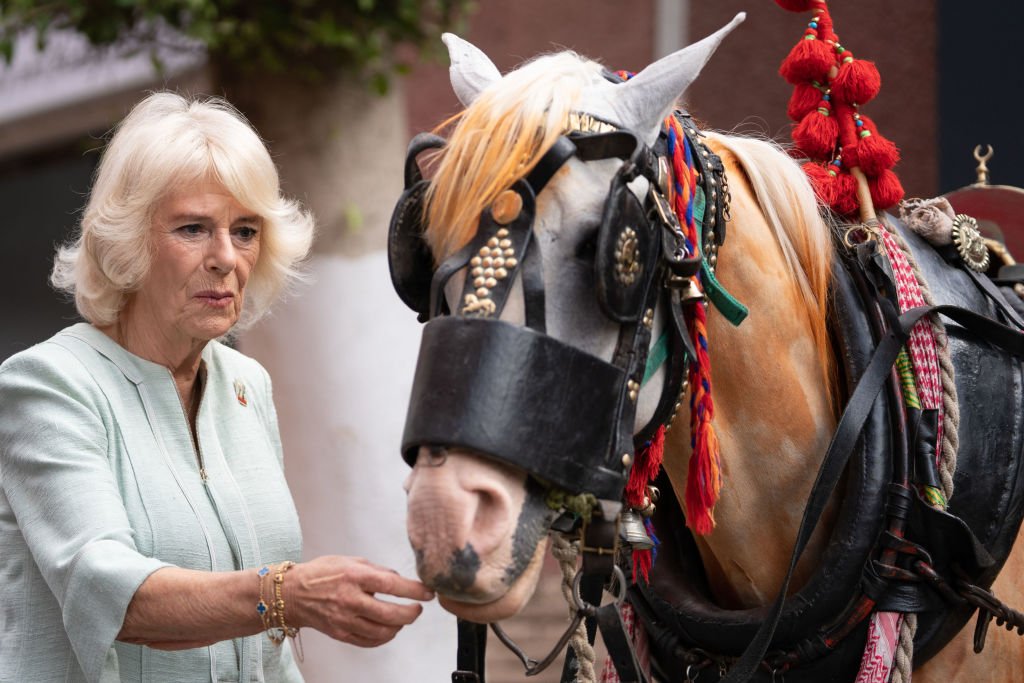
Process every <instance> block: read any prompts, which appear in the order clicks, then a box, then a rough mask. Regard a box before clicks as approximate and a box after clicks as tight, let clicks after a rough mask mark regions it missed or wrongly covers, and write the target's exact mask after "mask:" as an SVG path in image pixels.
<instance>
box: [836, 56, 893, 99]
mask: <svg viewBox="0 0 1024 683" xmlns="http://www.w3.org/2000/svg"><path fill="white" fill-rule="evenodd" d="M845 54H849V52H846V53H845ZM843 59H844V61H843V62H842V64H841V65H840V66H839V73H837V74H836V77H835V78H834V79H832V93H833V94H834V95H835V96H836V97H837V98H839V99H841V100H843V101H844V102H849V103H850V104H866V103H867V102H870V101H871V100H873V99H874V98H875V95H877V94H878V91H879V90H880V89H881V88H882V77H881V76H880V75H879V74H878V67H876V66H875V64H874V62H869V61H867V60H864V59H853V58H852V56H851V57H844V58H843Z"/></svg>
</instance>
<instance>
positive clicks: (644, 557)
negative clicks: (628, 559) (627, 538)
mask: <svg viewBox="0 0 1024 683" xmlns="http://www.w3.org/2000/svg"><path fill="white" fill-rule="evenodd" d="M651 555H652V553H651V551H650V550H634V551H633V583H636V582H637V575H638V574H639V575H640V577H642V578H643V580H644V583H650V580H649V578H648V577H649V576H650V574H651V567H652V566H653V565H654V561H653V559H654V558H652V557H651Z"/></svg>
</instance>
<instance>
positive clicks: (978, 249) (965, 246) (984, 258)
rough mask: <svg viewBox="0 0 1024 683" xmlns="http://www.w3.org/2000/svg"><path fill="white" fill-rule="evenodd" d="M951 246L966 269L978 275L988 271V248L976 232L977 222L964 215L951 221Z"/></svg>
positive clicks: (958, 215) (978, 232)
mask: <svg viewBox="0 0 1024 683" xmlns="http://www.w3.org/2000/svg"><path fill="white" fill-rule="evenodd" d="M953 244H954V245H956V250H957V253H958V254H960V258H962V259H963V260H964V263H965V264H967V267H968V268H970V269H971V270H974V271H977V272H979V273H984V272H985V271H986V270H988V263H989V256H988V247H987V246H985V240H984V239H983V238H982V236H981V231H980V230H978V221H976V220H974V219H973V218H972V217H970V216H968V215H967V214H965V213H959V214H957V216H956V218H954V219H953Z"/></svg>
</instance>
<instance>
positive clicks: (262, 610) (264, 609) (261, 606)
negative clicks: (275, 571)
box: [256, 565, 271, 631]
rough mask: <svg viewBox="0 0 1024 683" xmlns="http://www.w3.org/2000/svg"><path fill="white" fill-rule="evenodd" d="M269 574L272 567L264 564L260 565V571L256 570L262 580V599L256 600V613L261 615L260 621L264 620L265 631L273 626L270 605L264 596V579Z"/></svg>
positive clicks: (257, 575) (257, 576)
mask: <svg viewBox="0 0 1024 683" xmlns="http://www.w3.org/2000/svg"><path fill="white" fill-rule="evenodd" d="M268 574H270V567H268V566H267V565H263V566H262V567H260V569H259V571H257V572H256V578H257V580H259V582H260V599H259V600H258V601H257V602H256V613H257V614H259V615H260V621H262V622H263V630H264V631H269V630H270V627H271V623H270V616H271V615H270V606H269V605H268V604H267V601H266V600H265V599H264V597H263V596H264V595H265V593H264V591H263V587H264V581H263V579H264V578H266V576H267V575H268Z"/></svg>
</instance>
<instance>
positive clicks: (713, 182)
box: [709, 178, 718, 187]
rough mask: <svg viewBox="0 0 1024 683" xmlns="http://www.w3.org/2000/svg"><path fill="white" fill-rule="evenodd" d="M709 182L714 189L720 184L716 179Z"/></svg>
mask: <svg viewBox="0 0 1024 683" xmlns="http://www.w3.org/2000/svg"><path fill="white" fill-rule="evenodd" d="M709 182H710V183H711V187H714V186H715V185H717V184H718V181H717V180H715V179H714V178H711V180H710V181H709Z"/></svg>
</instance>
